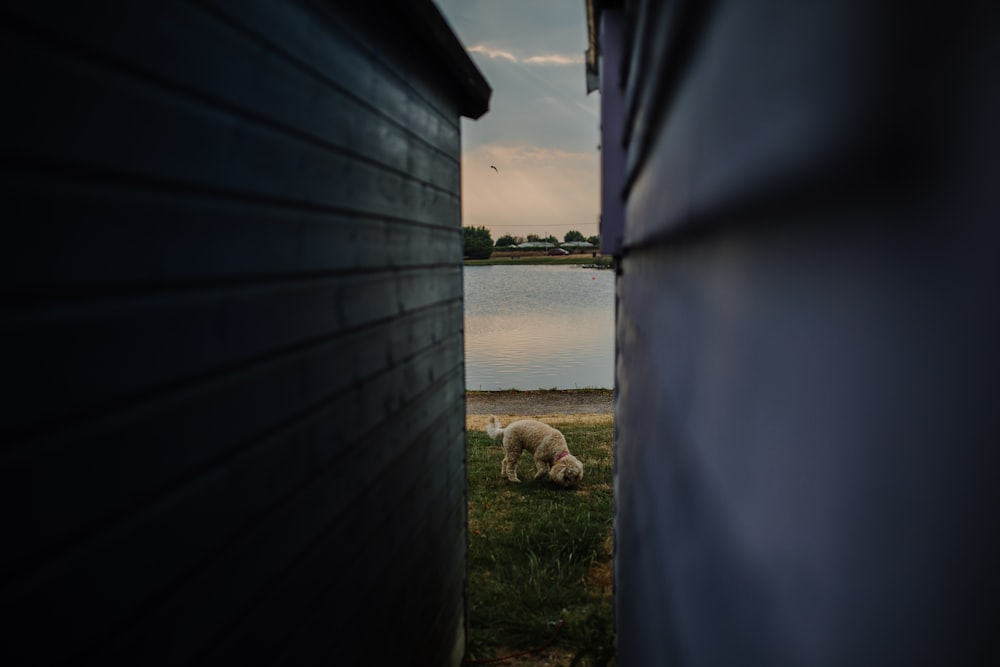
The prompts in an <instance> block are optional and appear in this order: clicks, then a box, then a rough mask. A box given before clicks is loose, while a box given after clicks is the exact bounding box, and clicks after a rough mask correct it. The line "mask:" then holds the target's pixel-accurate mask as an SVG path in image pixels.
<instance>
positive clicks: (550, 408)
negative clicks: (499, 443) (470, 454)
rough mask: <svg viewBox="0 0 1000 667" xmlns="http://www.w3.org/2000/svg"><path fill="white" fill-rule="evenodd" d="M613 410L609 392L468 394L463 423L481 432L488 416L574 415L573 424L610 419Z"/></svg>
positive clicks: (505, 420) (487, 392)
mask: <svg viewBox="0 0 1000 667" xmlns="http://www.w3.org/2000/svg"><path fill="white" fill-rule="evenodd" d="M613 410H614V401H613V394H612V391H611V390H610V389H578V390H572V389H571V390H566V391H551V390H541V389H539V390H534V391H469V392H466V394H465V414H466V420H465V421H466V425H467V426H468V427H469V428H484V427H485V425H486V418H487V417H488V416H489V415H497V416H498V417H557V416H562V415H575V416H576V417H575V419H576V420H579V419H582V418H587V417H594V418H600V419H606V418H607V417H609V416H611V414H612V412H613ZM503 421H504V422H507V421H510V420H509V419H504V420H503Z"/></svg>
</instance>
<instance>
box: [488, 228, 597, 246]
mask: <svg viewBox="0 0 1000 667" xmlns="http://www.w3.org/2000/svg"><path fill="white" fill-rule="evenodd" d="M573 241H587V242H588V243H593V244H594V245H598V243H599V241H600V239H599V237H597V236H591V237H589V238H588V237H584V235H583V234H581V233H580V232H578V231H576V230H575V229H571V230H570V231H568V232H566V235H565V236H564V237H563V240H562V243H570V242H573ZM537 242H548V243H551V244H553V245H559V243H560V241H559V239H557V238H556V237H555V236H552V235H549V236H545V237H542V236H538V235H537V234H528V236H527V238H525V237H523V236H511V235H510V234H504V235H503V236H501V237H500V238H499V239H497V242H496V247H497V248H507V247H510V246H514V245H520V244H522V243H537Z"/></svg>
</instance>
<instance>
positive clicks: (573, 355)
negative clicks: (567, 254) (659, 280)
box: [463, 265, 615, 390]
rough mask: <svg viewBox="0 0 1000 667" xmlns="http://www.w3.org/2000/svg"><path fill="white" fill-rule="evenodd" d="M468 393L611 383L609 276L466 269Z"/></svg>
mask: <svg viewBox="0 0 1000 667" xmlns="http://www.w3.org/2000/svg"><path fill="white" fill-rule="evenodd" d="M463 276H464V281H465V383H466V387H467V388H468V389H475V390H496V389H551V388H553V387H555V388H557V389H576V388H580V389H582V388H585V387H603V388H607V389H610V388H612V387H613V386H614V335H615V331H614V327H615V325H614V319H615V314H614V308H615V282H614V271H607V270H604V271H592V270H588V269H582V268H580V267H578V266H502V265H501V266H467V267H465V269H464V271H463Z"/></svg>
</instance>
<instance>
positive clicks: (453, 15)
mask: <svg viewBox="0 0 1000 667" xmlns="http://www.w3.org/2000/svg"><path fill="white" fill-rule="evenodd" d="M435 2H436V4H437V5H438V7H439V8H440V9H441V13H442V14H444V16H445V18H446V19H447V20H448V22H449V23H450V24H451V27H452V29H453V30H454V31H455V33H456V34H457V35H458V38H459V40H460V41H461V42H462V44H464V45H465V47H466V50H467V51H468V52H469V55H470V56H471V57H472V60H473V62H475V63H476V65H477V66H478V67H479V69H480V71H481V72H482V73H483V75H484V76H485V77H486V80H487V81H489V84H490V87H491V88H493V96H492V97H491V98H490V110H489V112H487V114H486V115H484V116H483V117H481V118H480V119H479V120H477V121H470V120H468V119H464V118H463V119H462V216H463V218H462V224H463V225H466V226H485V227H488V228H489V229H490V231H491V232H492V234H493V240H494V241H496V240H497V239H498V238H500V237H501V236H503V235H504V234H511V235H513V236H527V235H528V234H537V235H539V236H543V237H544V236H548V235H549V234H551V235H553V236H555V237H557V238H558V239H559V240H560V241H561V240H562V239H563V236H564V235H565V233H566V232H567V231H569V230H571V229H575V230H577V231H579V232H582V233H583V235H584V236H585V237H589V236H594V235H596V234H597V216H598V213H599V212H600V199H599V193H600V187H599V182H598V150H597V146H598V144H599V143H600V138H599V122H600V120H599V112H598V109H599V102H600V100H599V99H598V93H592V94H591V95H589V96H588V95H587V94H586V84H585V76H584V65H583V53H584V51H586V49H587V17H586V12H585V9H584V3H583V0H435ZM490 165H495V166H496V168H497V171H494V170H493V169H491V168H490Z"/></svg>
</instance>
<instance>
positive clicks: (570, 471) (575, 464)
mask: <svg viewBox="0 0 1000 667" xmlns="http://www.w3.org/2000/svg"><path fill="white" fill-rule="evenodd" d="M549 479H551V480H552V481H553V482H555V483H556V484H558V485H560V486H573V485H574V484H577V483H578V482H579V481H580V480H581V479H583V464H582V463H580V460H579V459H577V458H576V457H575V456H573V455H572V454H565V455H563V456H561V457H560V458H559V459H558V460H557V461H556V462H555V463H554V464H553V466H552V468H551V469H550V470H549Z"/></svg>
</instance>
